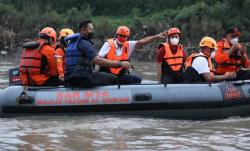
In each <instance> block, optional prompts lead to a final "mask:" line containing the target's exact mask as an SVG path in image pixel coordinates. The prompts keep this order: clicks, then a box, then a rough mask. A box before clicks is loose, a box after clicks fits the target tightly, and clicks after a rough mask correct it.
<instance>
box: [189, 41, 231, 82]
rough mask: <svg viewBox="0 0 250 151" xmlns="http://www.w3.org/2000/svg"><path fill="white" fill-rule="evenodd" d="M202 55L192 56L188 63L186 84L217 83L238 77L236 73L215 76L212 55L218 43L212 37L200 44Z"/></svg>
mask: <svg viewBox="0 0 250 151" xmlns="http://www.w3.org/2000/svg"><path fill="white" fill-rule="evenodd" d="M199 46H200V48H201V50H200V53H198V54H197V53H194V54H192V55H191V56H190V57H189V58H188V59H187V62H186V67H187V70H186V73H185V82H187V83H192V82H215V81H223V80H226V79H233V78H235V77H236V74H235V72H227V73H225V74H224V75H214V73H213V64H212V61H211V58H210V56H211V53H212V52H213V51H215V49H217V44H216V41H215V40H214V39H213V38H211V37H204V38H203V39H202V40H201V42H200V44H199Z"/></svg>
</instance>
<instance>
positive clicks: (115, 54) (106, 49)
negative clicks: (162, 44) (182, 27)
mask: <svg viewBox="0 0 250 151" xmlns="http://www.w3.org/2000/svg"><path fill="white" fill-rule="evenodd" d="M129 37H130V30H129V28H128V27H126V26H120V27H118V29H117V31H116V38H114V39H109V40H108V41H107V42H105V43H104V44H103V46H102V48H101V50H100V52H99V56H100V57H102V58H107V59H108V60H113V61H125V60H129V58H130V56H131V54H132V53H133V52H134V50H135V49H136V48H141V47H142V46H143V45H146V44H148V43H150V42H152V41H154V40H156V39H160V38H165V34H164V33H161V34H158V35H155V36H151V37H146V38H143V39H141V40H138V41H128V39H129ZM120 63H121V62H120ZM100 71H101V72H107V73H112V74H114V75H116V76H118V78H119V83H120V84H139V83H141V78H140V77H138V76H136V75H130V74H128V71H127V70H126V69H125V68H122V67H119V68H107V67H103V66H100Z"/></svg>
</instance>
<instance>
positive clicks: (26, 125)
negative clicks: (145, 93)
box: [0, 62, 250, 151]
mask: <svg viewBox="0 0 250 151" xmlns="http://www.w3.org/2000/svg"><path fill="white" fill-rule="evenodd" d="M0 65H1V68H0V82H2V86H4V87H5V86H6V84H7V83H8V80H7V79H8V78H7V76H6V75H7V69H9V68H12V67H15V65H13V64H11V63H8V62H3V63H2V64H1V63H0ZM135 68H136V70H135V71H134V72H135V73H136V74H138V75H143V77H144V78H145V79H148V80H155V79H156V74H155V73H156V72H155V71H156V68H155V64H152V63H138V64H135ZM249 125H250V118H231V119H225V120H215V121H181V120H167V119H154V118H143V117H140V118H138V117H128V116H125V117H124V116H123V117H119V116H113V117H112V116H73V117H70V116H61V117H60V116H59V117H53V116H51V117H39V116H37V117H35V116H34V117H19V118H0V134H1V135H0V150H24V151H26V150H65V151H71V150H72V151H73V150H84V151H85V150H86V151H88V150H91V151H92V150H98V151H99V150H100V151H117V150H129V151H131V150H135V151H140V150H141V151H145V150H146V151H147V150H149V151H151V150H190V151H194V150H197V151H200V150H209V151H210V150H212V151H213V150H223V151H235V150H250V145H249V144H250V126H249Z"/></svg>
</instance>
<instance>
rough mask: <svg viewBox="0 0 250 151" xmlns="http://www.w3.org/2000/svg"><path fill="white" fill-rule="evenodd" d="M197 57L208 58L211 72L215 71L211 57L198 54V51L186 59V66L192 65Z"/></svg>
mask: <svg viewBox="0 0 250 151" xmlns="http://www.w3.org/2000/svg"><path fill="white" fill-rule="evenodd" d="M196 57H204V58H206V59H207V61H208V68H209V70H210V72H213V71H214V69H213V64H212V61H211V58H210V57H207V56H205V55H204V54H198V53H193V54H191V55H190V56H189V57H188V58H187V61H186V68H188V67H191V66H192V64H193V60H194V58H196Z"/></svg>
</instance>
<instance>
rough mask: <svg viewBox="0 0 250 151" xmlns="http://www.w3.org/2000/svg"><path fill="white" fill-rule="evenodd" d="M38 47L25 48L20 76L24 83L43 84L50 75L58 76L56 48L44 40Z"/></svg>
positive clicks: (40, 41)
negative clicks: (55, 56)
mask: <svg viewBox="0 0 250 151" xmlns="http://www.w3.org/2000/svg"><path fill="white" fill-rule="evenodd" d="M38 42H39V43H40V45H39V47H37V48H30V49H28V48H26V49H23V54H22V60H21V63H20V66H21V67H20V68H21V72H20V77H21V81H22V83H23V85H37V86H39V85H43V84H44V83H45V82H46V81H47V80H48V79H49V78H50V77H55V76H58V71H57V68H56V60H55V58H54V55H55V50H54V48H53V47H51V46H50V45H47V44H45V43H44V42H43V40H39V41H38Z"/></svg>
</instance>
